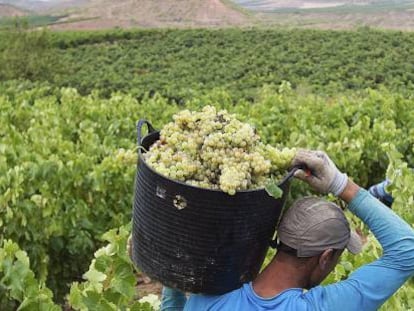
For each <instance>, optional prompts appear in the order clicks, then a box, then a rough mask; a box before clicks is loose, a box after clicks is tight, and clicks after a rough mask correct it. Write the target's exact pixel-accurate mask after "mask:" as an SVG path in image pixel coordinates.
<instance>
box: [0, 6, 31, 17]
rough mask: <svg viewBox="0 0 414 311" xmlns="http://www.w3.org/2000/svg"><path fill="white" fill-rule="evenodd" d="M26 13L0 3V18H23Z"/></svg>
mask: <svg viewBox="0 0 414 311" xmlns="http://www.w3.org/2000/svg"><path fill="white" fill-rule="evenodd" d="M27 13H28V12H27V11H25V10H22V9H19V8H17V7H15V6H13V5H10V4H2V3H0V18H1V17H15V16H25V15H27Z"/></svg>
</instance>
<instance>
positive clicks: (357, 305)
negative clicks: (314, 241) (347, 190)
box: [306, 189, 414, 311]
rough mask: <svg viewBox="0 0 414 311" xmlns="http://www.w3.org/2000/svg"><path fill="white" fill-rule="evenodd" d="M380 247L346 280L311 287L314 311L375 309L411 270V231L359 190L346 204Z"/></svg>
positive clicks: (413, 270)
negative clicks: (379, 251) (379, 254)
mask: <svg viewBox="0 0 414 311" xmlns="http://www.w3.org/2000/svg"><path fill="white" fill-rule="evenodd" d="M349 210H350V211H351V212H353V213H354V214H355V215H357V216H358V217H359V218H360V219H361V220H362V221H363V222H364V223H365V224H366V225H367V226H368V227H369V228H370V230H371V231H372V233H373V234H374V236H375V237H376V238H377V239H378V241H379V243H380V244H381V246H382V248H383V255H382V257H381V258H379V259H378V260H376V261H374V262H372V263H370V264H367V265H364V266H362V267H361V268H359V269H357V270H356V271H355V272H354V273H352V274H351V275H350V276H349V278H348V279H347V280H345V281H342V282H338V283H335V284H332V285H328V286H318V287H315V288H313V289H311V290H310V291H309V292H308V293H307V294H306V296H307V298H308V299H309V300H310V302H311V303H312V304H313V305H314V306H315V309H317V310H344V311H347V310H364V311H369V310H377V309H378V308H379V307H380V306H381V305H382V304H383V303H384V302H385V301H386V300H387V299H388V298H389V297H390V296H391V295H392V294H393V293H395V292H396V291H397V290H398V288H400V287H401V286H402V285H403V284H404V282H405V281H407V279H408V278H409V277H410V276H412V275H413V273H414V230H413V229H412V228H411V227H410V226H409V225H408V224H407V223H406V222H405V221H403V220H402V219H401V218H400V217H398V216H397V215H396V214H395V213H394V212H393V211H392V210H390V209H389V208H387V207H386V206H385V205H383V204H382V203H381V202H380V201H378V200H377V199H375V198H374V197H373V196H371V195H370V194H369V193H368V192H367V191H365V190H363V189H361V190H360V191H359V192H358V194H357V195H356V196H355V198H354V199H353V200H352V201H351V202H350V204H349Z"/></svg>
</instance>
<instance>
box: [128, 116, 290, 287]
mask: <svg viewBox="0 0 414 311" xmlns="http://www.w3.org/2000/svg"><path fill="white" fill-rule="evenodd" d="M145 123H146V124H147V125H148V128H149V132H150V133H149V134H148V135H147V136H146V137H144V138H143V140H142V142H141V137H140V136H141V134H140V132H141V127H142V125H143V124H145ZM138 133H139V134H138V143H139V144H141V145H142V147H144V148H145V149H146V150H148V149H149V147H150V146H151V145H152V144H153V143H154V142H155V141H156V140H158V138H159V132H155V131H154V130H153V128H152V126H151V125H150V124H149V123H148V122H146V121H140V122H139V125H138ZM142 153H143V151H142V148H140V149H139V160H138V170H137V174H136V180H135V198H134V209H133V254H132V257H133V261H134V263H135V264H136V265H137V266H138V267H139V268H140V269H141V270H142V271H143V272H144V273H146V274H147V275H148V276H150V277H151V278H154V279H156V280H158V281H160V282H161V283H163V284H164V285H166V286H169V287H173V288H178V289H181V290H183V291H187V292H193V293H200V292H201V293H205V294H222V293H225V292H228V291H231V290H234V289H237V288H239V287H241V286H242V284H243V283H245V282H248V281H251V280H252V279H253V278H254V277H255V276H256V275H257V274H258V272H259V269H260V267H261V265H262V263H263V260H264V258H265V255H266V251H267V249H268V247H269V242H270V241H271V240H272V238H273V235H274V232H275V229H276V224H277V221H278V219H279V216H280V213H281V211H282V207H283V204H284V202H285V199H286V195H287V193H288V187H289V185H288V182H286V183H285V184H282V185H280V187H281V188H282V189H283V190H284V194H283V197H282V198H281V199H278V200H276V199H274V198H272V197H270V196H269V195H268V194H267V192H266V191H265V190H263V189H262V190H252V191H240V192H237V193H236V194H235V195H234V196H231V195H228V194H226V193H224V192H221V191H215V190H208V189H202V188H198V187H193V186H190V185H187V184H184V183H181V182H177V181H173V180H171V179H168V178H166V177H163V176H161V175H160V174H158V173H156V172H155V171H154V170H152V169H151V168H150V167H149V166H148V165H147V164H146V163H145V161H144V160H143V157H142Z"/></svg>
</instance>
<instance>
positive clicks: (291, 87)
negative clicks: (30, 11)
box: [0, 29, 414, 311]
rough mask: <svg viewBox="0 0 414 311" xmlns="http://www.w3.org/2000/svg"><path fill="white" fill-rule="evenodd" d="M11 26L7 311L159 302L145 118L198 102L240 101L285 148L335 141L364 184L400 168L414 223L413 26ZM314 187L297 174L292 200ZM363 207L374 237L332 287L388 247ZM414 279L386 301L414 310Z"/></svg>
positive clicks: (2, 198)
mask: <svg viewBox="0 0 414 311" xmlns="http://www.w3.org/2000/svg"><path fill="white" fill-rule="evenodd" d="M0 36H1V38H0V39H1V40H0V53H1V54H0V55H1V57H0V80H1V82H0V122H1V124H2V126H1V127H0V305H1V309H2V310H5V311H9V310H16V309H18V308H19V307H20V309H19V310H38V309H39V308H40V309H39V310H66V309H65V308H67V307H68V306H70V307H71V308H72V309H74V310H127V308H129V309H130V310H151V307H150V306H149V305H148V304H146V305H144V304H141V303H139V302H137V301H136V295H137V293H136V290H135V285H136V283H137V279H136V274H135V273H136V270H135V268H134V267H133V265H132V263H131V261H130V259H129V257H128V255H127V252H126V244H127V238H128V235H129V232H130V224H129V222H130V219H131V202H132V197H133V187H134V174H135V168H136V161H137V157H136V151H137V150H136V146H135V142H136V137H135V124H136V121H137V120H138V119H140V118H146V119H148V120H150V121H151V122H152V123H153V124H154V126H155V127H156V128H161V127H162V126H163V125H164V124H165V123H167V122H168V121H169V120H170V119H171V117H172V115H173V114H174V113H175V112H177V111H179V110H182V109H186V108H188V109H199V108H201V107H203V106H205V105H207V104H210V105H214V106H216V107H219V108H225V109H228V110H229V111H231V112H233V113H236V114H237V115H238V117H239V118H240V119H241V120H243V121H247V122H249V123H251V124H253V125H255V126H256V128H257V129H258V132H259V134H260V135H261V136H262V138H263V140H264V141H265V142H267V143H270V144H272V145H274V146H287V147H303V148H312V149H320V150H325V151H326V152H327V153H328V154H329V155H330V156H331V157H332V159H333V160H334V161H335V163H336V164H337V165H338V167H339V168H340V169H341V170H344V171H346V172H347V173H348V175H349V176H352V177H353V178H354V179H355V180H356V181H357V182H358V183H359V184H361V186H363V187H368V186H370V185H372V184H374V183H376V182H379V181H380V180H382V179H383V178H384V177H385V176H388V178H390V179H391V180H392V181H393V185H392V187H391V189H390V190H391V191H392V194H393V196H394V197H395V204H394V206H393V209H394V211H396V212H397V213H398V214H400V215H401V216H402V217H404V218H405V219H406V220H407V221H408V222H409V223H410V224H414V216H413V213H412V211H413V208H414V206H413V194H414V190H413V186H414V176H413V174H412V172H411V171H410V170H409V167H413V166H414V129H413V124H414V106H413V104H412V103H413V95H412V92H413V89H414V87H413V85H414V66H413V63H414V59H413V57H414V56H413V55H414V53H413V50H414V34H412V33H402V32H381V31H372V30H361V31H357V32H351V31H346V32H335V31H315V30H303V31H302V30H300V31H299V30H294V31H293V30H289V31H288V30H283V31H282V30H258V29H250V30H238V29H227V30H145V31H121V30H119V31H109V32H79V33H75V32H63V33H49V32H41V31H29V32H28V31H25V30H24V29H23V30H22V29H17V30H16V29H15V30H12V31H11V32H8V31H1V32H0ZM10 42H13V44H11V43H10ZM287 81H289V82H287ZM310 193H312V192H311V191H310V190H309V189H308V188H307V187H306V186H305V185H303V184H301V183H298V182H295V183H293V185H292V189H291V195H290V198H289V202H292V200H293V199H294V198H296V197H299V196H303V195H307V194H310ZM348 216H349V219H350V220H351V222H352V225H353V226H354V227H357V228H359V230H360V231H361V232H363V233H364V234H365V235H367V236H368V238H367V242H366V244H365V246H364V252H363V254H362V255H359V256H355V257H354V256H351V255H350V254H348V253H345V254H344V256H343V257H342V258H341V262H340V264H339V265H338V267H337V268H336V270H335V272H334V273H333V274H332V275H331V276H330V278H329V280H328V282H333V281H339V280H341V279H343V278H344V277H346V276H347V275H348V274H349V273H350V272H351V270H353V269H355V268H356V267H358V266H360V265H362V264H364V263H367V262H370V261H372V260H374V259H375V258H376V257H378V256H379V255H380V254H381V249H380V247H379V245H378V243H377V242H376V241H375V239H373V238H372V235H370V234H369V232H368V230H367V228H365V227H364V226H363V224H362V223H361V222H360V221H359V220H357V219H356V218H355V217H351V215H350V214H349V215H348ZM113 228H120V229H114V230H112V231H109V232H108V230H111V229H113ZM105 232H107V233H106V234H105V235H104V236H103V234H104V233H105ZM101 247H103V248H101ZM269 256H270V255H269ZM269 258H270V257H269ZM269 258H268V259H267V260H269ZM92 260H93V261H92ZM413 286H414V283H413V280H410V281H409V282H408V284H406V285H405V286H404V287H403V288H402V289H401V290H400V291H399V292H398V293H397V294H395V295H394V296H393V297H392V298H391V299H390V300H389V301H388V302H387V304H386V305H385V306H384V307H383V309H382V310H409V308H410V307H412V305H413V301H414V289H413ZM39 306H40V307H39ZM36 308H37V309H36Z"/></svg>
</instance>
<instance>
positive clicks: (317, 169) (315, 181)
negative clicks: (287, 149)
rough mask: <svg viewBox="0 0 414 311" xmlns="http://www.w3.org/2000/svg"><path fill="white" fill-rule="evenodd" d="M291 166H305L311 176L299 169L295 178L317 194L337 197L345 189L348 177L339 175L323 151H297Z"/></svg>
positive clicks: (342, 174)
mask: <svg viewBox="0 0 414 311" xmlns="http://www.w3.org/2000/svg"><path fill="white" fill-rule="evenodd" d="M292 165H293V166H306V168H307V169H309V170H310V172H311V174H309V173H307V172H305V171H304V170H302V169H299V170H298V171H297V172H296V173H295V177H297V178H299V179H300V180H303V181H305V182H307V183H308V184H309V185H310V186H311V187H312V188H313V189H314V190H315V191H318V192H319V193H323V194H326V193H333V194H334V195H336V196H339V195H340V194H341V193H342V192H343V191H344V189H345V187H346V185H347V182H348V176H347V175H346V174H344V173H341V172H340V171H339V170H338V169H337V167H336V166H335V164H334V163H333V162H332V160H331V159H330V158H329V157H328V156H327V155H326V153H325V152H323V151H313V150H303V149H302V150H299V151H298V152H297V154H296V156H295V158H294V159H293V161H292Z"/></svg>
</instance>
